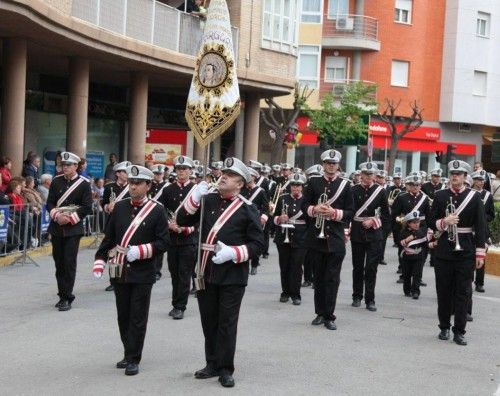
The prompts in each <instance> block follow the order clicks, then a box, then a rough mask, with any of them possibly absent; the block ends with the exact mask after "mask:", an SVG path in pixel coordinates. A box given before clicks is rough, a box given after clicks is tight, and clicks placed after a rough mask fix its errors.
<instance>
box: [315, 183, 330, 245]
mask: <svg viewBox="0 0 500 396" xmlns="http://www.w3.org/2000/svg"><path fill="white" fill-rule="evenodd" d="M327 201H328V195H327V194H326V187H325V192H324V193H323V194H321V195H320V196H319V198H318V205H323V204H326V202H327ZM315 226H316V228H317V229H320V230H321V231H320V233H319V235H318V238H319V239H325V216H323V215H318V216H317V217H316V224H315Z"/></svg>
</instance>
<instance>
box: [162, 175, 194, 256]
mask: <svg viewBox="0 0 500 396" xmlns="http://www.w3.org/2000/svg"><path fill="white" fill-rule="evenodd" d="M194 186H195V184H194V183H192V182H191V181H188V182H186V183H184V184H181V183H180V182H175V183H172V184H170V185H169V186H167V187H165V188H164V189H163V192H162V193H161V196H160V198H158V201H159V202H160V203H161V204H162V205H163V206H164V208H165V211H167V210H170V211H171V212H174V213H175V211H176V210H177V208H179V206H180V205H181V203H182V201H184V199H185V198H186V196H187V195H188V194H189V192H190V191H191V189H192V188H194ZM177 224H178V225H179V226H180V225H181V224H179V223H177ZM194 231H195V227H194V224H193V227H183V228H182V232H180V233H177V232H174V231H170V243H171V246H185V245H196V244H197V243H198V240H197V238H196V233H195V232H194Z"/></svg>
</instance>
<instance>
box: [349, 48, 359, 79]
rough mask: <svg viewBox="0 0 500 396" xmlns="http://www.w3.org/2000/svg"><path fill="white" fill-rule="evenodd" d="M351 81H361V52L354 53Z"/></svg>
mask: <svg viewBox="0 0 500 396" xmlns="http://www.w3.org/2000/svg"><path fill="white" fill-rule="evenodd" d="M351 80H361V51H353V53H352V76H351Z"/></svg>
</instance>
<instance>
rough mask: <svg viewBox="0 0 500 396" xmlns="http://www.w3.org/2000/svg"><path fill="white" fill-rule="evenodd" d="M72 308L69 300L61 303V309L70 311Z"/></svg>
mask: <svg viewBox="0 0 500 396" xmlns="http://www.w3.org/2000/svg"><path fill="white" fill-rule="evenodd" d="M70 309H71V303H70V302H69V301H68V300H64V301H63V302H62V303H61V305H59V311H61V312H64V311H69V310H70Z"/></svg>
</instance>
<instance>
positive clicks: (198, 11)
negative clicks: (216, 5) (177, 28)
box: [191, 0, 207, 19]
mask: <svg viewBox="0 0 500 396" xmlns="http://www.w3.org/2000/svg"><path fill="white" fill-rule="evenodd" d="M203 3H204V0H195V2H194V7H193V11H191V14H193V15H196V16H198V17H200V18H201V19H205V18H206V17H207V9H206V8H205V7H204V6H203Z"/></svg>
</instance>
